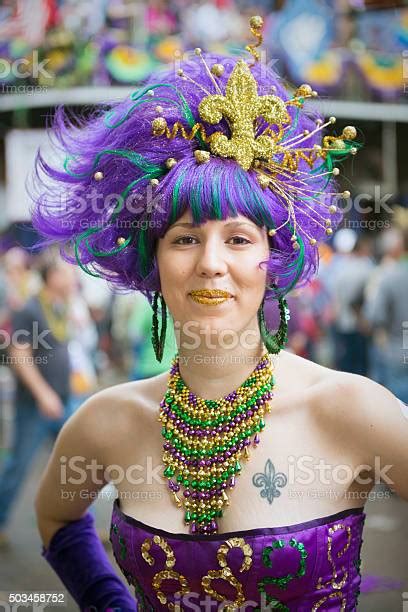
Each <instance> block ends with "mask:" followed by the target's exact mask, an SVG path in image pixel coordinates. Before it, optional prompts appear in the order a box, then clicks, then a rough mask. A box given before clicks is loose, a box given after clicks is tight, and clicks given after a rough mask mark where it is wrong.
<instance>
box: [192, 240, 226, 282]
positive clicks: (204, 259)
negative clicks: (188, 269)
mask: <svg viewBox="0 0 408 612" xmlns="http://www.w3.org/2000/svg"><path fill="white" fill-rule="evenodd" d="M197 256H198V260H197V266H196V271H197V274H198V275H199V276H224V274H226V272H227V269H228V266H227V262H226V260H225V256H224V253H223V249H222V247H221V246H220V245H217V244H216V243H215V242H213V241H208V242H206V244H205V245H203V246H202V248H201V249H200V252H199V253H198V254H197Z"/></svg>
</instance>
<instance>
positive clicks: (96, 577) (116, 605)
mask: <svg viewBox="0 0 408 612" xmlns="http://www.w3.org/2000/svg"><path fill="white" fill-rule="evenodd" d="M94 523H95V520H94V517H93V516H92V514H91V513H90V512H87V513H86V514H85V515H84V516H83V517H82V518H80V519H78V520H77V521H72V522H70V523H68V524H67V525H64V526H63V527H61V528H60V529H58V531H57V532H56V533H55V534H54V535H53V537H52V538H51V541H50V544H49V547H48V549H46V548H45V546H43V547H42V552H41V555H42V556H43V557H44V558H45V559H46V560H47V561H48V563H49V564H50V565H51V567H52V568H53V570H54V571H55V572H56V574H58V576H59V577H60V579H61V581H62V582H63V583H64V585H65V586H66V587H67V589H68V591H69V592H70V593H71V595H72V597H73V598H74V599H75V601H76V602H77V604H78V605H79V609H80V610H82V611H83V612H108V611H109V612H111V611H112V612H113V610H114V611H115V612H123V611H125V610H126V612H127V611H129V610H131V611H132V612H134V611H135V610H137V602H136V600H135V599H134V598H133V597H132V596H131V595H130V593H129V591H128V590H127V588H126V586H125V585H124V584H123V582H122V581H121V580H120V578H119V577H118V576H117V575H116V574H115V571H114V569H113V567H112V564H111V562H110V560H109V557H108V555H107V553H106V551H105V549H104V547H103V545H102V542H101V541H100V540H99V537H98V534H97V532H96V530H95V527H94Z"/></svg>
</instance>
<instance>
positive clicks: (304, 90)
mask: <svg viewBox="0 0 408 612" xmlns="http://www.w3.org/2000/svg"><path fill="white" fill-rule="evenodd" d="M295 95H296V97H297V98H304V97H305V96H311V95H312V88H311V87H310V85H308V84H307V83H303V85H300V86H299V87H298V88H297V90H296V94H295Z"/></svg>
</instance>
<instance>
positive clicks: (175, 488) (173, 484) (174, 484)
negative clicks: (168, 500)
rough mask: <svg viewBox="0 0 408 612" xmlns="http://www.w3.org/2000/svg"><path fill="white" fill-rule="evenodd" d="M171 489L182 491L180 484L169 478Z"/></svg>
mask: <svg viewBox="0 0 408 612" xmlns="http://www.w3.org/2000/svg"><path fill="white" fill-rule="evenodd" d="M169 489H171V491H176V492H177V491H180V485H179V484H177V483H176V482H174V481H173V480H169Z"/></svg>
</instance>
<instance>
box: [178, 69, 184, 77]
mask: <svg viewBox="0 0 408 612" xmlns="http://www.w3.org/2000/svg"><path fill="white" fill-rule="evenodd" d="M177 75H178V76H183V75H184V70H183V69H182V68H179V69H178V70H177Z"/></svg>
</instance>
